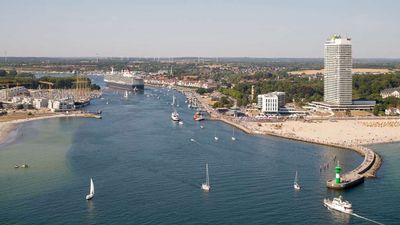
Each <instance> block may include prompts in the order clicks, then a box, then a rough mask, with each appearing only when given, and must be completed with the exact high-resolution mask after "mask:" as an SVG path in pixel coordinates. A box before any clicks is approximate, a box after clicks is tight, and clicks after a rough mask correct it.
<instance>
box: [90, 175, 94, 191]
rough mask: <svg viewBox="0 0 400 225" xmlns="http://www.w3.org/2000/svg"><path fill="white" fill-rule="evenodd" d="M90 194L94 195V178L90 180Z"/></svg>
mask: <svg viewBox="0 0 400 225" xmlns="http://www.w3.org/2000/svg"><path fill="white" fill-rule="evenodd" d="M90 194H91V195H94V183H93V179H92V178H90Z"/></svg>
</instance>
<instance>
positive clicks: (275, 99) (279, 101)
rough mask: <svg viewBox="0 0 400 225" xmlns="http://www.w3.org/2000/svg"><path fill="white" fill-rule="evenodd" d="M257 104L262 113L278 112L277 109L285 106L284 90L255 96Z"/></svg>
mask: <svg viewBox="0 0 400 225" xmlns="http://www.w3.org/2000/svg"><path fill="white" fill-rule="evenodd" d="M257 98H258V99H257V100H258V101H257V105H258V107H259V108H260V109H261V112H262V113H279V109H280V108H282V107H284V106H285V103H286V102H285V92H277V91H275V92H271V93H268V94H263V95H258V96H257Z"/></svg>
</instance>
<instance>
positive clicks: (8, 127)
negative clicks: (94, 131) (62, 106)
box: [0, 112, 94, 144]
mask: <svg viewBox="0 0 400 225" xmlns="http://www.w3.org/2000/svg"><path fill="white" fill-rule="evenodd" d="M24 117H25V118H21V117H16V116H11V117H7V116H4V117H3V118H2V120H3V121H5V122H0V144H3V143H4V142H6V141H7V139H8V138H9V136H10V134H11V132H12V131H13V130H15V129H16V127H17V124H21V123H25V122H29V121H35V120H43V119H52V118H66V117H84V118H93V117H94V115H93V114H91V113H83V112H74V113H68V114H66V113H48V114H40V115H39V116H32V117H26V116H24Z"/></svg>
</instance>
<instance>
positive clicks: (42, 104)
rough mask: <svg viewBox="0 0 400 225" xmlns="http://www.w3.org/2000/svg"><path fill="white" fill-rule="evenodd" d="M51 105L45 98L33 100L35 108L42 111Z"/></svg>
mask: <svg viewBox="0 0 400 225" xmlns="http://www.w3.org/2000/svg"><path fill="white" fill-rule="evenodd" d="M48 104H49V100H48V99H45V98H35V99H33V108H35V109H42V108H47V107H48Z"/></svg>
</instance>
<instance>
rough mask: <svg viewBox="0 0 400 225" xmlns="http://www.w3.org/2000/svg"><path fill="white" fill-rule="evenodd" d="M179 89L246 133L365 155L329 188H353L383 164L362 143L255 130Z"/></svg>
mask: <svg viewBox="0 0 400 225" xmlns="http://www.w3.org/2000/svg"><path fill="white" fill-rule="evenodd" d="M176 89H177V90H178V91H180V92H182V93H183V94H185V95H186V96H188V95H190V96H191V97H192V98H196V99H197V101H198V103H199V104H200V106H201V107H202V108H203V109H204V110H206V111H207V112H208V113H209V118H208V119H210V120H219V121H222V122H224V123H227V124H230V125H231V126H234V127H236V128H238V129H240V130H242V131H244V132H245V133H248V134H256V135H270V136H276V137H281V138H286V139H291V140H296V141H302V142H306V143H314V144H319V145H325V146H330V147H335V148H341V149H348V150H352V151H355V152H357V153H358V154H360V155H361V156H363V157H364V160H363V162H362V163H361V164H360V165H359V166H358V167H356V168H355V169H353V170H351V171H349V172H346V173H344V174H341V175H340V178H341V182H340V183H336V182H335V179H332V180H328V181H327V182H326V186H327V188H331V189H347V188H351V187H354V186H357V185H359V184H361V183H363V182H364V179H365V178H373V177H375V175H376V172H377V171H378V169H379V168H380V166H381V163H382V159H381V157H380V156H379V155H378V154H377V153H376V152H374V151H373V150H372V149H370V148H367V147H365V146H362V145H357V144H337V143H329V142H322V141H318V140H315V139H306V138H302V137H298V136H296V135H289V134H284V133H278V132H259V131H257V130H253V129H251V128H249V127H247V126H246V124H243V123H242V121H240V120H235V119H234V118H231V117H227V116H224V115H220V114H219V113H217V112H216V111H215V110H214V109H212V108H211V107H209V106H207V104H206V103H205V102H203V101H202V100H203V99H202V98H201V97H200V96H199V95H198V94H197V93H195V92H194V91H193V90H190V89H184V88H176Z"/></svg>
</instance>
